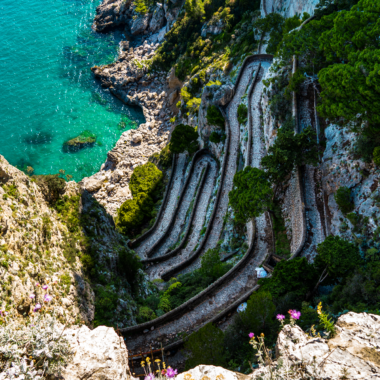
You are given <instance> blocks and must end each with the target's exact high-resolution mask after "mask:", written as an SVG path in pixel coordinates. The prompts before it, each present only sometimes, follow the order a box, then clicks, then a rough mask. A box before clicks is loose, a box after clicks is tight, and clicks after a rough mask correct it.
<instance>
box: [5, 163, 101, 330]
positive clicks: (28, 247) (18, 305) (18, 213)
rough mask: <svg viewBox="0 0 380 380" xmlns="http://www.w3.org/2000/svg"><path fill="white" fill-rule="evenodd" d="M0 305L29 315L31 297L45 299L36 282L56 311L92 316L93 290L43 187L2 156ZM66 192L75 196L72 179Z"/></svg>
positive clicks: (76, 316)
mask: <svg viewBox="0 0 380 380" xmlns="http://www.w3.org/2000/svg"><path fill="white" fill-rule="evenodd" d="M0 184H1V186H0V283H1V285H2V287H1V290H0V309H2V310H8V311H11V312H13V313H15V314H19V315H27V314H28V313H29V312H30V311H31V307H32V299H31V298H30V297H29V296H30V294H35V295H36V298H35V300H34V301H35V302H39V303H43V293H44V292H43V291H42V289H41V287H38V286H36V283H40V284H41V285H43V284H49V285H50V289H51V290H50V291H49V293H51V295H52V296H53V300H52V301H51V302H52V303H53V305H54V306H55V308H56V310H57V313H58V315H60V316H62V318H67V320H68V321H70V322H71V323H74V322H75V321H84V322H86V323H90V322H91V321H92V320H93V319H94V293H93V291H92V289H91V287H90V286H89V283H88V282H87V281H86V279H85V276H84V274H83V271H82V265H81V263H80V261H79V259H78V260H76V261H74V262H72V263H69V261H68V259H67V257H65V240H66V236H67V234H68V227H67V225H66V224H65V223H64V222H63V221H62V220H61V219H60V217H59V215H58V214H57V212H56V211H55V210H54V209H52V208H51V207H49V205H48V202H47V201H46V199H45V197H44V195H43V193H42V191H41V188H40V187H39V186H37V184H36V183H35V182H33V181H32V180H31V178H30V177H28V176H26V175H25V174H24V173H22V172H21V171H19V170H18V169H16V168H15V167H13V166H12V165H9V164H8V162H7V161H6V160H5V158H4V157H3V156H0ZM66 194H67V195H77V194H78V187H77V186H76V184H75V183H74V182H70V183H68V184H67V187H66Z"/></svg>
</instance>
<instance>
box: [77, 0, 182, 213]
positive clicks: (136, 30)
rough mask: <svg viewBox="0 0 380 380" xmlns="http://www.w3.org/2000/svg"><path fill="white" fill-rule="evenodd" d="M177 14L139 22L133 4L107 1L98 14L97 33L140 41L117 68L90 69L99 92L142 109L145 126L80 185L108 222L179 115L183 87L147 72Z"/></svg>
mask: <svg viewBox="0 0 380 380" xmlns="http://www.w3.org/2000/svg"><path fill="white" fill-rule="evenodd" d="M178 12H179V8H174V9H172V10H171V11H169V10H168V9H167V6H164V7H163V8H162V7H160V6H159V5H157V6H156V7H155V10H154V12H153V14H151V13H147V14H146V15H145V16H144V17H143V16H142V15H139V14H137V13H136V12H135V11H134V6H133V5H132V4H131V2H122V1H116V2H112V1H107V0H106V1H104V2H103V3H102V4H101V5H100V6H99V7H98V8H97V16H96V17H95V21H94V26H93V28H94V29H95V30H96V31H98V32H104V31H107V30H110V29H112V28H116V27H120V26H121V25H123V26H124V27H125V28H126V30H127V31H128V33H129V34H132V35H135V36H138V37H141V38H140V39H137V40H135V41H134V42H133V43H130V42H128V41H122V42H121V43H120V51H119V57H118V59H117V60H116V62H114V63H112V64H110V65H106V66H95V67H93V68H92V71H93V73H94V75H95V77H96V78H97V79H98V80H100V82H101V85H102V87H104V88H109V90H110V92H111V93H112V94H113V95H114V96H116V97H117V98H119V99H120V100H121V101H122V102H124V103H126V104H128V105H133V106H138V107H140V108H141V109H142V111H143V114H144V117H145V120H146V122H145V123H143V124H141V125H140V126H139V127H138V128H137V129H136V130H129V131H126V132H124V133H123V134H122V135H121V136H120V139H119V141H118V142H117V143H116V146H115V147H114V148H113V149H112V150H111V151H110V152H108V155H107V160H106V162H105V163H104V164H103V165H102V166H101V168H100V170H99V172H98V173H96V174H94V175H93V176H91V177H87V178H84V179H83V180H82V181H81V182H80V185H81V186H82V188H84V189H86V190H87V191H89V192H90V193H91V194H92V195H93V196H94V198H96V200H97V201H98V202H99V203H100V204H101V205H102V206H104V207H105V209H106V210H107V212H109V213H110V214H111V215H112V216H115V215H116V211H117V209H118V208H119V207H120V206H121V205H122V204H123V202H125V201H126V200H127V199H131V198H132V194H131V192H130V190H129V186H128V184H129V181H130V178H131V175H132V173H133V169H134V168H135V167H136V166H139V165H143V164H145V163H146V162H148V158H149V157H150V156H151V155H152V154H154V153H158V152H160V151H161V150H162V149H163V148H164V147H165V146H166V144H167V142H168V138H169V136H170V132H171V127H172V124H171V123H170V121H169V120H170V118H171V117H173V116H174V115H176V114H177V113H178V109H177V107H176V103H177V102H178V100H179V90H180V89H181V87H182V82H181V81H179V80H178V78H176V77H175V73H174V70H171V71H170V73H169V75H167V74H166V73H165V72H162V71H161V72H158V73H155V74H151V73H148V68H147V66H146V61H147V60H149V59H150V58H152V57H153V55H154V51H155V50H156V49H157V48H158V47H159V46H160V42H162V40H163V36H164V34H165V32H166V30H167V28H168V27H169V25H171V24H172V23H173V21H174V20H175V17H176V16H177V15H178ZM163 24H166V26H162V25H163ZM142 40H143V41H142ZM136 44H137V45H138V46H135V47H132V45H136Z"/></svg>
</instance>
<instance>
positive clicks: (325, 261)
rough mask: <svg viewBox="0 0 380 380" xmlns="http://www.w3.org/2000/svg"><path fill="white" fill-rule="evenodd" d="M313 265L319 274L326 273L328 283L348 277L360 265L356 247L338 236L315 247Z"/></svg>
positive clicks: (360, 260)
mask: <svg viewBox="0 0 380 380" xmlns="http://www.w3.org/2000/svg"><path fill="white" fill-rule="evenodd" d="M317 252H318V255H317V256H316V258H315V260H314V265H315V267H316V268H317V269H318V271H319V272H320V273H322V272H324V271H326V273H327V274H328V281H329V282H332V283H334V282H336V281H337V280H338V279H339V278H341V277H345V276H347V275H349V274H350V273H351V272H352V271H353V270H354V269H355V268H356V267H357V266H359V265H360V264H361V263H362V259H361V257H360V254H359V249H358V247H357V246H356V245H355V244H353V243H350V242H349V241H347V240H344V239H342V238H341V237H339V236H332V235H330V236H328V237H327V238H326V239H325V240H324V241H323V242H322V243H320V244H318V247H317Z"/></svg>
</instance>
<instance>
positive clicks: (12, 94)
mask: <svg viewBox="0 0 380 380" xmlns="http://www.w3.org/2000/svg"><path fill="white" fill-rule="evenodd" d="M99 3H100V0H96V1H91V0H55V1H51V0H50V1H48V0H23V1H22V2H17V1H14V0H0V51H1V53H0V154H2V155H3V156H4V157H5V158H6V159H7V160H8V161H9V162H10V163H11V164H12V165H16V166H17V167H18V168H19V169H22V170H25V169H26V167H27V166H31V167H33V168H34V170H35V174H50V173H57V172H58V171H59V170H60V169H64V170H65V171H66V174H70V175H72V176H73V177H74V179H75V180H76V181H79V180H81V179H82V178H83V177H86V176H89V175H91V174H93V173H95V172H96V171H98V170H99V168H100V166H101V164H102V163H103V162H104V161H105V159H106V155H107V152H108V151H109V150H110V149H112V148H113V146H114V145H115V143H116V141H117V140H118V138H119V137H120V135H121V133H123V132H124V131H126V130H128V129H131V128H135V127H137V126H138V124H140V123H141V122H143V121H144V117H143V114H142V112H141V110H139V109H135V108H132V107H128V106H126V105H123V104H122V103H121V102H120V101H118V100H117V99H115V98H114V97H113V96H112V95H110V94H109V92H108V91H105V90H104V89H101V88H100V86H99V84H98V83H97V82H96V81H95V80H94V78H93V75H92V73H91V70H90V68H91V67H92V66H94V65H101V64H107V63H111V62H112V61H113V60H114V59H115V57H116V56H117V48H118V43H119V41H120V39H121V38H122V36H121V34H120V32H115V33H113V34H106V35H102V34H97V33H94V32H93V31H92V30H91V24H92V20H93V17H94V15H95V9H96V6H97V5H98V4H99ZM120 122H122V123H120ZM85 130H89V131H91V132H93V133H95V134H96V136H97V143H96V145H95V146H93V147H88V148H85V149H83V150H81V151H79V152H75V153H65V152H63V150H62V145H63V143H64V142H65V141H66V140H68V139H71V138H73V137H76V136H77V135H79V134H80V133H81V132H82V131H85Z"/></svg>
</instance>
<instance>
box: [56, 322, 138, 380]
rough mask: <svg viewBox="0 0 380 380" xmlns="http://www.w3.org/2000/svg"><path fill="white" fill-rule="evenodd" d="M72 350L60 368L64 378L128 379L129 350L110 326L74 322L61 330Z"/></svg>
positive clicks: (129, 376)
mask: <svg viewBox="0 0 380 380" xmlns="http://www.w3.org/2000/svg"><path fill="white" fill-rule="evenodd" d="M63 335H64V337H65V338H66V339H67V340H68V341H69V343H70V346H71V348H72V349H73V351H74V352H75V354H74V356H73V357H72V359H71V360H70V361H69V364H68V365H67V367H66V368H65V369H64V371H63V372H62V378H63V379H64V380H82V379H92V380H97V379H99V380H130V379H133V377H132V376H131V374H130V371H129V367H128V351H127V348H126V347H125V343H124V340H123V338H121V337H119V336H118V335H117V334H116V332H115V330H114V329H113V328H111V327H106V326H99V327H97V328H96V329H94V330H90V329H89V328H88V327H87V326H84V325H83V326H81V327H78V326H75V327H74V328H70V329H67V330H65V331H64V333H63Z"/></svg>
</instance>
